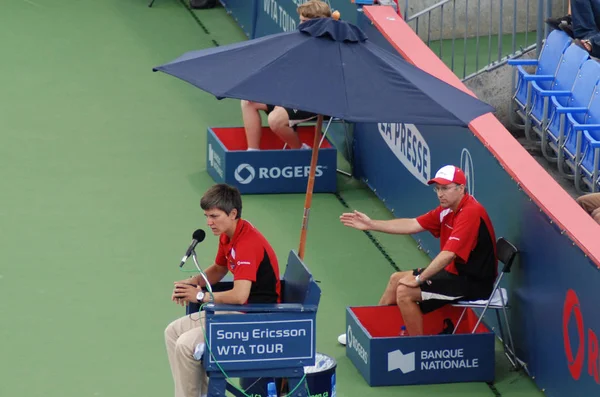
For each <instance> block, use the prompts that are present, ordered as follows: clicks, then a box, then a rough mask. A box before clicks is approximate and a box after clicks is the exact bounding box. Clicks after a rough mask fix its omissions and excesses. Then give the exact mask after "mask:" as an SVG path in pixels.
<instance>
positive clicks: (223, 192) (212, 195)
mask: <svg viewBox="0 0 600 397" xmlns="http://www.w3.org/2000/svg"><path fill="white" fill-rule="evenodd" d="M200 208H202V209H203V210H204V211H208V210H212V209H214V208H216V209H219V210H221V211H223V212H225V213H226V214H227V215H229V214H231V211H233V210H234V209H236V210H237V216H236V219H239V218H241V216H242V195H241V194H240V191H239V190H238V189H237V188H236V187H234V186H229V185H227V184H225V183H220V184H218V185H214V186H212V187H211V188H210V189H208V190H207V191H206V193H204V195H203V196H202V198H201V199H200Z"/></svg>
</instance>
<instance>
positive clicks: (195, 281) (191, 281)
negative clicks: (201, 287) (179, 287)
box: [173, 276, 198, 285]
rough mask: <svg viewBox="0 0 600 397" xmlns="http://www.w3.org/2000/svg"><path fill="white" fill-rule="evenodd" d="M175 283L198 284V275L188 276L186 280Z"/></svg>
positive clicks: (175, 282)
mask: <svg viewBox="0 0 600 397" xmlns="http://www.w3.org/2000/svg"><path fill="white" fill-rule="evenodd" d="M173 284H190V285H196V284H198V276H190V277H188V278H186V279H185V280H180V281H174V282H173Z"/></svg>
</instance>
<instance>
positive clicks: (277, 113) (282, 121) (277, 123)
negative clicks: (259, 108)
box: [267, 106, 290, 131]
mask: <svg viewBox="0 0 600 397" xmlns="http://www.w3.org/2000/svg"><path fill="white" fill-rule="evenodd" d="M267 121H268V123H269V127H270V128H271V129H272V130H273V131H278V130H281V129H282V128H285V127H289V126H290V118H289V116H288V114H287V111H286V110H285V109H284V108H282V107H280V106H277V107H276V108H275V109H274V110H273V111H272V112H271V113H269V117H268V118H267Z"/></svg>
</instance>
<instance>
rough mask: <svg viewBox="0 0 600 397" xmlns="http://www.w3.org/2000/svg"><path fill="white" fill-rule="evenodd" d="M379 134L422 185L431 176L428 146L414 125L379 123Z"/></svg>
mask: <svg viewBox="0 0 600 397" xmlns="http://www.w3.org/2000/svg"><path fill="white" fill-rule="evenodd" d="M377 128H378V129H379V133H380V134H381V136H382V137H383V140H384V141H385V143H386V144H387V145H388V147H389V148H390V150H391V151H392V153H394V155H395V156H396V157H397V158H398V160H400V162H401V163H402V165H404V167H406V169H407V170H408V171H409V172H410V173H411V174H413V176H414V177H415V178H417V179H418V180H419V181H420V182H421V183H422V184H424V185H427V181H428V180H429V179H431V178H430V176H431V161H430V157H429V154H430V152H429V145H427V142H426V141H425V138H423V135H421V132H420V131H419V129H418V128H417V127H416V126H415V125H414V124H401V123H379V124H377Z"/></svg>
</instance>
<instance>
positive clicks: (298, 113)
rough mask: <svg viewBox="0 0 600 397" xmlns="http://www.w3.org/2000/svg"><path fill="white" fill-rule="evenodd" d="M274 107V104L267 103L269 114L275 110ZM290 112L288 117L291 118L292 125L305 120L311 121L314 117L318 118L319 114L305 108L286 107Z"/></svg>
mask: <svg viewBox="0 0 600 397" xmlns="http://www.w3.org/2000/svg"><path fill="white" fill-rule="evenodd" d="M273 109H275V106H274V105H267V114H269V113H271V112H272V111H273ZM284 109H285V110H286V112H287V114H288V117H289V118H290V127H292V126H294V125H296V124H298V123H301V122H304V121H310V120H313V119H316V118H317V114H316V113H311V112H305V111H304V110H297V109H289V108H284Z"/></svg>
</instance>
